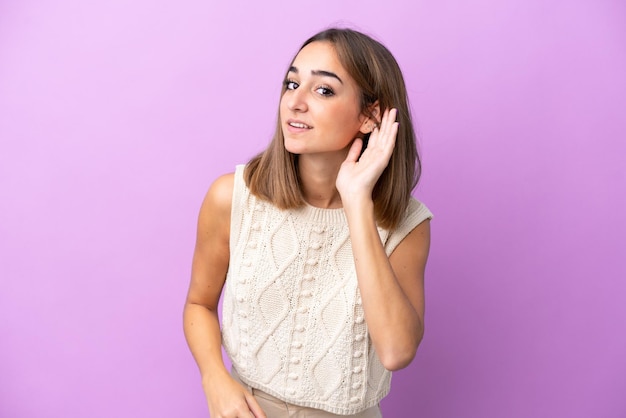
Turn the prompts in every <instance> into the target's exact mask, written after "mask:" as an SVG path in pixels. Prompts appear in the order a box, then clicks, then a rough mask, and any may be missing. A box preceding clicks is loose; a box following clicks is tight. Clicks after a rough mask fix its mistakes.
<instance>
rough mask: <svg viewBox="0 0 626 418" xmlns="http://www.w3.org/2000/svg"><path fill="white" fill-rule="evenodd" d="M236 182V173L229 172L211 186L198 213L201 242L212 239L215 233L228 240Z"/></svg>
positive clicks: (199, 238)
mask: <svg viewBox="0 0 626 418" xmlns="http://www.w3.org/2000/svg"><path fill="white" fill-rule="evenodd" d="M234 184H235V175H234V174H233V173H229V174H224V175H222V176H220V177H218V178H217V179H216V180H215V181H214V182H213V184H211V187H209V190H208V191H207V193H206V195H205V197H204V201H203V202H202V206H201V208H200V214H199V215H198V240H199V241H200V242H202V241H203V240H206V239H211V236H214V235H215V234H218V236H221V237H222V238H223V239H224V238H225V239H226V241H227V238H228V231H229V229H230V211H231V207H232V198H233V186H234ZM214 238H215V237H214Z"/></svg>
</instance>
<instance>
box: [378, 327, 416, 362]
mask: <svg viewBox="0 0 626 418" xmlns="http://www.w3.org/2000/svg"><path fill="white" fill-rule="evenodd" d="M422 336H423V333H422V332H420V333H419V334H418V335H416V336H415V339H414V340H413V341H411V342H406V343H405V344H391V345H390V346H388V347H387V348H385V349H383V350H381V352H380V353H379V355H378V357H379V359H380V362H381V363H382V365H383V367H384V368H385V369H387V370H389V371H396V370H400V369H404V368H405V367H407V366H408V365H409V364H411V362H412V361H413V359H414V358H415V354H416V353H417V348H418V347H419V344H420V342H421V341H422Z"/></svg>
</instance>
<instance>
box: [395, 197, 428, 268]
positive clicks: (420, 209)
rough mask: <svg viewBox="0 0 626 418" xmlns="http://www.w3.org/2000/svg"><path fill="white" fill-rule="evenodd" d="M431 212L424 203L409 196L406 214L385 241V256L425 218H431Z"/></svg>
mask: <svg viewBox="0 0 626 418" xmlns="http://www.w3.org/2000/svg"><path fill="white" fill-rule="evenodd" d="M432 218H433V214H432V212H431V211H430V210H429V209H428V208H427V207H426V205H425V204H423V203H422V202H420V201H418V200H417V199H415V198H413V197H412V198H411V200H410V201H409V206H408V207H407V209H406V214H405V216H404V218H403V219H402V221H401V222H400V225H398V227H397V228H396V229H394V230H393V231H392V232H391V233H390V234H389V238H388V239H387V242H386V243H385V252H386V253H387V256H390V255H391V253H393V250H395V249H396V247H397V246H398V245H399V244H400V243H401V242H402V240H403V239H404V238H405V237H406V236H407V235H408V234H409V233H410V232H411V231H412V230H414V229H415V227H417V226H418V225H419V224H421V223H422V222H424V221H425V220H426V219H432Z"/></svg>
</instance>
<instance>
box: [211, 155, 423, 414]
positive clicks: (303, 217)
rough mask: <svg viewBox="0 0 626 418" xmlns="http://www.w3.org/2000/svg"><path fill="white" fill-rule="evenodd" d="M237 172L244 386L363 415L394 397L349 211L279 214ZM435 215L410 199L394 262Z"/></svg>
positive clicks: (235, 341)
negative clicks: (359, 274)
mask: <svg viewBox="0 0 626 418" xmlns="http://www.w3.org/2000/svg"><path fill="white" fill-rule="evenodd" d="M243 169H244V166H241V165H240V166H237V169H236V172H235V183H234V191H233V202H232V214H231V236H230V265H229V269H228V274H227V278H226V284H225V292H224V301H223V312H222V313H223V319H222V335H223V343H224V347H225V349H226V352H227V353H228V355H229V357H230V359H231V361H232V363H233V366H234V367H235V368H236V370H237V372H238V373H239V376H240V378H241V380H243V381H244V382H246V383H248V384H249V385H251V386H252V387H255V388H258V389H260V390H262V391H265V392H267V393H269V394H271V395H273V396H275V397H277V398H279V399H282V400H284V401H285V402H289V403H292V404H294V405H300V406H306V407H311V408H316V409H321V410H325V411H328V412H331V413H334V414H340V415H349V414H356V413H358V412H360V411H362V410H364V409H366V408H369V407H371V406H373V405H376V404H377V403H378V402H380V400H381V399H382V398H383V397H385V396H386V395H387V393H388V392H389V388H390V382H391V373H390V372H389V371H388V370H386V369H385V368H384V367H383V365H382V364H381V362H380V360H379V358H378V356H377V354H376V352H375V350H374V347H373V345H372V341H371V339H370V338H369V334H368V330H367V325H366V323H365V318H364V312H363V307H362V305H361V297H360V292H359V288H358V283H357V278H356V272H355V266H354V259H353V255H352V246H351V242H350V235H349V230H348V224H347V221H346V217H345V214H344V211H343V209H321V208H315V207H312V206H308V205H307V206H305V207H302V208H299V209H292V210H279V209H277V208H275V207H274V206H272V205H271V204H269V203H267V202H264V201H261V200H259V199H257V198H256V197H255V196H254V195H252V194H251V193H250V191H249V190H248V188H247V187H246V185H245V182H244V179H243ZM431 217H432V214H431V213H430V211H429V210H428V209H427V208H426V207H425V206H424V205H422V204H421V203H419V202H418V201H417V200H415V199H412V200H411V203H410V205H409V208H408V210H407V214H406V216H405V218H404V219H403V220H402V222H401V223H400V225H399V227H398V228H397V229H395V230H394V231H393V232H392V233H389V231H387V230H384V229H382V228H379V229H378V231H379V234H380V237H381V240H382V242H383V243H384V245H385V251H386V252H387V254H388V255H389V254H391V252H392V251H393V249H394V248H395V247H396V246H397V245H398V244H399V243H400V242H401V241H402V239H403V238H404V237H405V236H406V235H407V234H408V233H409V232H410V231H411V230H413V229H414V228H415V226H417V225H418V224H419V223H421V222H422V221H423V220H425V219H428V218H431Z"/></svg>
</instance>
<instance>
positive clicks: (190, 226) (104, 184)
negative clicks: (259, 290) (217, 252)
mask: <svg viewBox="0 0 626 418" xmlns="http://www.w3.org/2000/svg"><path fill="white" fill-rule="evenodd" d="M226 3H227V2H224V4H218V2H217V1H208V2H207V1H196V0H187V1H180V2H171V1H154V0H152V1H147V0H135V1H133V2H126V1H122V0H112V1H108V2H96V3H93V2H78V1H69V0H65V1H63V0H59V1H56V2H37V1H34V0H21V1H19V2H18V1H13V2H10V1H1V2H0V416H1V417H7V418H26V417H28V418H30V417H65V418H84V417H107V418H109V417H120V418H123V417H168V418H169V417H181V416H187V417H203V416H207V413H206V405H205V401H204V399H203V394H202V391H201V388H200V382H199V377H198V373H197V370H196V367H195V364H194V363H193V360H192V359H191V356H190V354H189V352H188V350H187V347H186V345H185V342H184V339H183V335H182V329H181V322H182V321H181V311H182V304H183V301H184V297H185V293H186V289H187V284H188V277H189V270H190V261H191V253H192V249H193V244H194V229H195V221H196V215H197V211H198V208H199V205H200V202H201V199H202V197H203V194H204V192H205V191H206V189H207V187H208V185H209V184H210V183H211V181H212V180H213V179H214V178H215V177H216V176H217V175H219V174H220V173H224V172H226V171H230V170H232V168H233V166H234V164H236V163H240V162H245V161H246V160H247V159H248V158H249V157H250V156H251V155H252V154H253V153H254V152H256V151H258V150H260V149H261V148H262V147H263V146H264V145H265V144H266V143H267V140H268V138H269V135H270V133H271V131H272V128H273V125H274V120H275V113H276V108H277V100H278V92H279V88H280V83H281V81H282V80H281V76H282V72H283V70H284V69H285V66H286V64H287V63H288V61H289V59H290V58H291V56H292V54H293V53H294V52H295V50H296V48H297V47H298V45H299V44H300V43H301V42H302V41H303V40H304V39H305V38H306V37H307V36H309V35H311V34H312V33H314V32H316V31H317V30H319V29H321V28H323V27H325V26H327V25H329V24H331V23H337V22H346V23H349V22H350V23H352V25H353V26H356V27H358V28H362V29H364V30H366V31H369V32H371V33H374V34H375V35H376V36H377V37H378V38H379V39H380V40H382V41H383V42H384V43H385V44H386V45H387V46H388V47H389V48H390V49H391V50H392V52H393V53H394V54H395V55H396V57H397V58H398V60H399V62H400V64H401V66H402V68H403V70H404V72H405V75H406V78H407V83H408V85H409V89H410V94H411V99H412V103H413V109H414V113H415V115H416V119H417V121H418V123H419V131H420V134H421V143H422V150H423V157H424V170H425V174H424V177H423V181H422V183H421V185H420V188H419V189H418V191H417V196H418V197H419V198H420V199H422V200H424V201H425V202H426V203H427V204H428V205H429V206H430V207H431V209H432V210H433V211H434V212H435V214H436V219H435V221H434V222H433V248H432V253H431V259H430V262H429V266H428V277H427V300H428V307H427V333H426V337H425V340H424V342H423V345H422V347H421V348H420V351H419V353H418V356H417V359H416V361H415V362H414V363H413V364H412V365H411V366H410V367H409V368H408V369H407V370H405V371H402V372H398V373H396V374H395V375H394V380H393V390H392V394H391V395H390V396H389V397H388V398H387V399H386V400H385V401H384V403H383V408H384V411H385V412H386V417H390V418H394V417H424V418H456V417H463V418H474V417H476V418H501V417H507V418H518V417H519V418H522V417H523V418H527V417H533V418H534V417H568V418H588V417H594V418H595V417H603V418H618V417H624V416H626V397H624V393H626V356H625V355H624V353H626V332H624V331H625V326H626V325H625V324H626V261H625V260H626V245H625V243H624V241H625V237H626V215H625V210H624V207H625V206H626V178H625V177H626V175H625V173H626V170H625V166H626V116H625V115H626V76H625V74H626V47H625V45H626V7H625V6H624V3H623V2H621V1H617V0H615V1H609V0H588V1H582V0H581V1H577V0H570V1H568V2H564V1H561V2H557V1H553V2H547V1H544V0H508V1H497V0H474V1H462V0H440V1H431V2H422V1H418V2H412V1H408V0H407V1H395V2H370V1H365V2H364V1H350V2H341V3H340V2H335V1H334V0H319V1H316V2H313V3H311V2H300V3H293V2H292V3H291V4H288V3H284V4H283V3H282V2H278V1H273V2H241V1H234V2H228V4H226Z"/></svg>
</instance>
